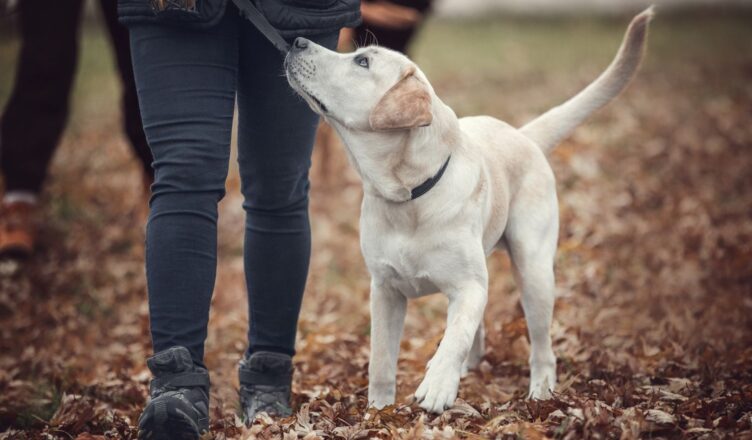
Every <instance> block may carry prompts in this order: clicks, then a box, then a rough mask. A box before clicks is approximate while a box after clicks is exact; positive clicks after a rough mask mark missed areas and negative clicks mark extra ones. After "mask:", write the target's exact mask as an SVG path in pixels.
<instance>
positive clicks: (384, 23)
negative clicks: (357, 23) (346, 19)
mask: <svg viewBox="0 0 752 440" xmlns="http://www.w3.org/2000/svg"><path fill="white" fill-rule="evenodd" d="M360 13H361V15H362V16H363V22H364V23H365V24H366V25H372V26H378V27H382V28H388V29H407V28H411V27H414V26H416V25H417V24H418V23H419V22H420V20H422V19H423V14H421V13H420V12H419V11H418V10H417V9H413V8H409V7H407V6H400V5H396V4H394V3H389V2H386V1H376V2H363V3H361V5H360Z"/></svg>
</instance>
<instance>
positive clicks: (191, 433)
mask: <svg viewBox="0 0 752 440" xmlns="http://www.w3.org/2000/svg"><path fill="white" fill-rule="evenodd" d="M146 365H147V366H148V367H149V370H151V372H152V374H153V375H154V379H152V381H151V384H150V386H149V394H150V399H149V403H147V404H146V408H144V412H143V413H142V414H141V417H140V418H139V420H138V438H139V439H142V440H163V439H181V440H182V439H184V440H189V439H190V440H196V439H198V438H200V437H201V435H203V434H204V433H205V432H207V431H208V430H209V373H208V372H207V371H206V369H204V368H200V367H196V366H195V365H194V364H193V360H192V359H191V354H190V353H189V352H188V349H187V348H185V347H171V348H168V349H167V350H164V351H160V352H159V353H157V354H155V355H154V356H152V357H150V358H149V359H147V361H146Z"/></svg>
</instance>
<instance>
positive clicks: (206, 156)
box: [130, 13, 238, 364]
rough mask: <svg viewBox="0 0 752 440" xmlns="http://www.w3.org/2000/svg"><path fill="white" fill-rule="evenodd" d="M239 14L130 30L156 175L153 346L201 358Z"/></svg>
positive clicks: (150, 251)
mask: <svg viewBox="0 0 752 440" xmlns="http://www.w3.org/2000/svg"><path fill="white" fill-rule="evenodd" d="M237 20H238V17H237V15H236V14H232V13H228V14H227V15H226V16H225V18H224V19H223V20H222V21H221V22H220V23H219V24H218V25H217V26H216V27H214V28H212V29H211V30H207V31H201V32H197V31H190V30H182V29H178V28H173V27H169V26H156V25H142V26H133V27H132V28H131V29H130V36H131V49H132V51H131V53H132V56H133V67H134V72H135V77H136V87H137V90H138V95H139V101H140V103H141V116H142V118H143V121H144V130H145V132H146V136H147V138H148V140H149V145H150V146H151V149H152V153H153V155H154V170H155V182H154V185H153V186H152V191H153V195H152V198H151V203H150V205H151V212H150V215H149V223H148V226H147V232H146V278H147V285H148V290H149V312H150V322H151V333H152V342H153V344H154V351H155V352H159V351H162V350H165V349H167V348H169V347H172V346H175V345H180V346H184V347H186V348H188V350H189V351H190V352H191V355H192V357H193V360H194V362H196V363H197V364H202V363H203V354H204V340H205V339H206V327H207V324H208V321H209V306H210V303H211V297H212V291H213V290H214V280H215V275H216V266H217V202H218V201H219V200H220V199H221V198H222V197H223V195H224V192H225V177H226V175H227V167H228V162H229V155H230V132H231V130H232V118H233V110H234V104H235V90H236V77H237V58H238V46H237Z"/></svg>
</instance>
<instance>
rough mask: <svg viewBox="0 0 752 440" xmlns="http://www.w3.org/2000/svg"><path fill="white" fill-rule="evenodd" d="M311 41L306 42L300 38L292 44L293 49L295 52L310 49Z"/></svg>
mask: <svg viewBox="0 0 752 440" xmlns="http://www.w3.org/2000/svg"><path fill="white" fill-rule="evenodd" d="M308 43H309V41H308V40H306V39H305V38H303V37H298V38H296V39H295V41H294V42H293V43H292V47H293V49H295V50H304V49H306V48H307V47H308Z"/></svg>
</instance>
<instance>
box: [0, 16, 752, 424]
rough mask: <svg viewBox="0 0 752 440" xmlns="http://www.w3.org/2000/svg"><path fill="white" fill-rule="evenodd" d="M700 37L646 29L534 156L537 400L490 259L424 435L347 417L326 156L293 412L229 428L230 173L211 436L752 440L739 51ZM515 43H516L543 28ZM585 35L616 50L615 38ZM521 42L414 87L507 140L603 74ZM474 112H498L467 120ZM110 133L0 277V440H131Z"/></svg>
mask: <svg viewBox="0 0 752 440" xmlns="http://www.w3.org/2000/svg"><path fill="white" fill-rule="evenodd" d="M716 24H717V25H718V26H728V27H729V29H732V30H733V29H736V30H735V31H733V32H731V31H730V33H729V34H728V35H726V34H724V35H722V36H717V37H714V38H716V40H723V39H724V38H727V39H728V41H727V42H728V43H729V44H731V43H730V42H731V41H736V40H735V38H736V37H738V36H739V35H747V36H748V35H749V33H748V31H742V30H739V29H741V28H740V27H739V25H738V23H737V22H736V21H734V20H731V21H728V22H726V21H720V22H718V23H716ZM699 25H700V23H695V22H690V23H685V24H683V25H681V26H679V27H678V28H676V29H679V30H676V29H674V28H671V29H673V30H671V31H669V30H665V29H664V31H661V30H660V29H659V30H657V31H656V34H655V40H654V41H655V52H654V57H651V59H650V60H649V62H648V63H647V64H646V65H645V66H644V69H643V72H642V73H641V74H640V76H639V77H638V78H637V80H636V81H635V82H634V84H633V85H632V86H631V88H630V89H629V91H628V92H627V93H625V94H624V95H623V96H622V97H620V98H619V101H618V102H617V103H615V104H614V105H612V106H610V107H608V108H607V109H606V110H605V111H603V112H601V113H599V114H598V116H596V117H595V118H594V119H593V120H592V121H590V122H589V123H588V124H587V126H585V127H583V128H581V129H579V130H578V131H577V132H576V134H575V135H574V136H573V137H572V138H571V139H570V140H568V141H566V142H565V143H564V144H563V145H561V146H560V147H559V148H558V149H557V150H556V151H555V153H553V155H552V157H551V162H552V165H553V168H554V171H555V172H556V175H557V179H558V187H559V192H560V204H561V218H562V222H561V239H560V250H559V253H558V258H557V278H558V280H557V293H558V299H557V304H556V313H555V324H554V328H553V334H554V342H555V351H556V353H557V355H558V357H559V382H560V387H559V392H560V395H558V396H557V398H556V399H554V400H552V401H550V402H541V403H536V402H527V401H525V400H524V399H523V397H524V393H525V390H526V386H527V361H526V360H527V355H528V344H527V339H526V336H525V331H526V330H525V322H524V319H523V317H522V313H521V310H520V307H519V305H518V293H517V290H516V288H515V286H514V283H513V280H512V277H511V274H510V270H509V263H508V260H507V258H506V256H504V255H496V256H494V257H492V258H491V259H490V261H489V269H490V270H489V273H490V274H491V286H490V292H491V295H490V303H489V306H488V310H487V312H486V318H485V319H486V325H487V329H488V330H487V341H486V342H487V354H486V357H485V361H484V362H483V363H482V365H481V367H480V368H479V369H478V370H477V371H474V372H472V373H471V374H470V375H469V377H467V378H466V379H464V380H463V382H462V386H461V391H460V397H461V399H463V400H462V402H460V404H459V405H458V406H457V408H455V409H454V410H452V411H449V412H448V413H446V414H445V415H443V416H441V417H432V416H425V415H424V414H423V413H422V412H421V411H419V410H418V409H417V407H415V406H409V405H400V406H398V407H396V408H389V409H387V410H384V411H382V412H378V413H377V412H374V411H367V410H366V401H365V397H366V394H365V391H366V386H367V376H366V372H367V359H368V332H369V316H368V303H367V298H368V284H369V281H368V274H367V272H366V270H365V268H364V266H363V262H362V258H361V256H360V252H359V246H358V230H357V229H358V222H357V218H358V213H359V204H360V198H361V190H360V187H359V185H358V184H357V178H356V177H355V176H354V175H353V174H352V171H351V170H350V169H349V168H348V167H347V165H346V164H345V160H344V158H343V157H342V156H343V155H342V152H341V150H340V149H338V148H335V149H334V150H332V151H333V153H332V154H333V157H332V158H331V160H332V161H333V162H332V163H331V164H330V169H331V170H332V171H330V176H329V179H328V180H329V182H328V184H327V185H324V183H323V182H324V179H323V178H322V176H321V175H319V174H318V173H317V172H314V177H313V179H314V189H313V192H312V207H311V211H312V220H313V230H314V252H313V259H312V266H311V276H310V280H309V283H308V290H307V293H306V297H305V302H304V307H303V312H302V316H301V321H300V342H299V344H298V350H299V354H298V356H297V357H296V368H297V370H296V375H295V388H294V391H295V393H296V396H295V403H296V405H297V407H298V408H299V410H300V411H299V412H298V414H297V415H295V416H293V417H292V418H289V419H286V420H281V421H278V422H272V421H270V420H261V421H259V423H257V424H256V425H255V426H254V427H253V428H251V429H250V430H247V429H246V430H243V429H241V428H240V427H239V426H238V425H237V423H236V419H235V417H234V415H233V413H234V410H235V406H236V395H235V388H236V387H237V379H236V378H235V364H236V362H237V360H238V359H239V356H240V353H241V352H242V351H243V349H244V340H245V329H246V326H247V316H246V300H245V287H244V281H243V273H242V240H241V234H242V230H243V218H244V217H243V212H242V209H241V207H240V196H239V195H238V192H237V187H238V182H237V176H234V175H233V176H232V177H231V178H230V180H229V182H228V186H229V194H228V196H227V198H226V199H225V200H224V201H223V202H222V205H221V215H220V223H221V224H220V230H221V232H220V239H219V243H220V264H219V271H218V279H217V288H216V294H215V298H214V305H213V311H212V318H211V323H210V332H209V339H208V341H207V354H206V361H207V365H208V366H209V368H210V369H211V372H212V382H213V385H214V389H213V403H214V406H215V410H214V411H213V417H214V418H213V433H214V435H215V436H216V437H217V438H224V437H231V438H245V437H246V436H248V435H250V434H253V435H258V436H259V437H261V438H279V437H281V436H282V435H283V434H285V435H286V436H287V438H292V437H294V436H295V435H296V434H297V435H298V436H309V437H307V438H315V437H316V436H322V437H329V438H332V437H336V438H359V437H364V438H365V437H366V436H378V437H382V438H388V437H395V436H399V437H406V438H412V437H421V436H423V437H429V436H432V438H439V437H441V438H451V437H455V436H460V437H471V438H477V436H476V435H480V436H481V437H492V436H501V435H508V436H514V435H519V436H522V437H524V438H544V437H565V438H590V437H599V438H603V437H606V438H619V437H621V438H637V437H640V436H643V437H646V436H651V435H652V436H662V437H670V438H679V437H689V438H721V437H724V436H732V435H737V436H739V437H745V436H746V437H747V438H749V436H752V370H750V365H751V364H750V361H752V349H751V348H750V347H752V329H751V327H752V318H750V317H751V316H752V244H751V243H752V222H750V218H751V217H752V180H751V179H750V172H749V170H750V168H751V167H752V154H750V151H749V148H750V145H752V124H750V113H749V112H750V102H752V86H750V81H749V79H750V75H751V74H752V51H749V46H744V47H741V49H742V50H740V51H738V50H731V49H727V50H716V47H715V46H712V47H710V46H707V47H706V46H696V47H692V46H691V44H690V43H691V42H693V41H695V40H694V39H693V38H694V32H695V31H693V30H691V29H694V27H693V26H699ZM703 25H705V24H703ZM442 26H444V25H438V24H437V25H435V27H430V28H429V29H428V30H427V31H426V32H427V33H426V34H424V37H423V38H424V39H422V40H421V41H420V42H419V44H420V47H419V50H418V54H419V57H418V58H419V60H422V59H426V60H436V59H440V54H439V52H438V50H439V49H438V48H435V47H433V46H431V45H430V43H427V41H428V40H429V38H434V37H435V38H436V39H437V40H439V41H440V38H441V36H442V35H444V34H442V33H449V32H452V31H453V28H451V27H448V28H447V27H442ZM524 26H533V28H531V29H528V32H530V33H531V34H535V35H539V34H538V33H537V32H539V31H542V29H543V28H536V27H535V26H540V25H535V24H531V23H528V24H526V25H523V27H524ZM542 26H548V25H547V24H544V25H542ZM682 26H684V27H682ZM735 26H736V27H735ZM599 29H600V28H597V29H593V28H590V31H591V32H592V34H591V35H590V37H589V38H598V37H600V36H601V34H598V32H600V30H599ZM682 29H683V30H682ZM711 30H712V29H711ZM711 30H708V32H711ZM492 31H493V30H492V29H491V30H488V29H487V30H485V31H484V30H480V31H477V32H492ZM603 32H604V34H603V35H607V38H610V39H611V40H614V38H617V39H618V32H613V31H603ZM682 32H683V33H682ZM697 32H699V31H697ZM745 32H746V33H745ZM700 33H701V32H700ZM551 35H556V38H561V35H563V34H556V33H555V32H553V33H552V34H551ZM457 38H461V35H460V36H459V37H457ZM611 40H610V41H611ZM531 41H532V40H531ZM553 41H554V40H548V41H545V42H543V44H552V43H553ZM724 41H725V40H724ZM721 42H723V41H721ZM716 43H717V41H716ZM523 44H524V43H523ZM530 44H531V46H524V45H523V46H521V48H520V47H516V46H511V47H510V48H508V49H509V50H507V49H500V50H501V52H502V55H507V56H518V57H520V61H519V63H517V66H523V67H519V69H520V70H519V72H517V73H515V74H510V75H511V76H509V75H507V76H504V75H503V74H499V73H497V71H495V70H492V69H488V70H486V71H483V70H475V71H473V72H474V75H475V76H473V72H468V73H467V74H458V73H456V72H454V73H453V72H449V73H442V71H440V70H437V69H438V68H437V67H435V66H434V67H431V69H433V70H432V72H431V73H432V75H431V77H432V78H434V84H435V85H436V87H437V90H438V92H439V94H440V95H442V96H446V97H447V102H449V103H450V104H451V105H453V106H454V107H455V108H458V107H460V108H463V107H462V106H474V105H475V106H477V107H478V108H479V109H481V110H487V111H484V112H487V113H492V114H495V115H499V116H501V117H504V118H505V119H508V120H510V121H512V122H515V123H519V122H521V120H523V119H524V118H525V117H527V115H530V114H534V113H535V112H537V111H539V110H541V109H543V108H545V107H547V106H550V105H552V104H555V103H556V102H558V101H557V100H559V99H561V98H563V97H564V96H566V95H567V94H569V93H572V92H574V91H575V90H576V89H577V87H578V86H581V85H582V84H585V83H586V82H587V80H588V79H589V78H591V77H592V76H593V74H594V73H596V72H597V71H598V70H599V69H600V68H601V67H602V62H603V58H597V57H595V58H597V59H594V60H593V61H590V63H589V64H583V65H581V66H580V68H579V69H571V70H565V69H562V72H568V73H567V74H564V73H562V72H548V73H546V74H543V73H541V71H542V69H544V68H543V67H532V66H531V65H530V64H529V63H530V62H531V61H530V59H529V58H525V56H524V54H527V53H528V52H527V51H528V50H529V51H533V50H534V49H535V47H534V43H530ZM674 44H675V45H676V47H683V49H681V50H679V51H675V50H674V49H673V45H674ZM680 45H681V46H680ZM719 47H720V46H719ZM611 49H612V48H610V47H608V48H607V49H603V51H602V52H603V53H606V54H608V51H609V50H611ZM432 50H433V51H436V53H435V56H434V55H432V53H433V52H431V51H432ZM572 50H574V51H577V50H579V52H576V54H575V55H573V57H574V58H575V59H587V58H589V57H592V56H593V53H594V52H595V53H601V51H600V47H599V46H598V47H595V46H591V45H585V46H582V47H581V48H580V49H572ZM521 54H523V55H521ZM607 57H608V55H606V58H607ZM502 58H503V57H502ZM526 59H527V63H528V64H525V60H526ZM698 60H702V61H698ZM573 62H574V61H573ZM426 64H427V65H429V64H430V63H428V62H426ZM524 66H528V67H524ZM481 67H482V65H481ZM569 67H571V66H567V68H569ZM478 69H480V67H478ZM510 69H513V68H511V67H510ZM499 75H501V76H499ZM497 78H501V79H497ZM531 82H532V83H531ZM480 95H489V96H494V97H498V98H499V99H498V100H497V101H496V102H495V103H488V102H486V101H484V100H483V97H482V96H480ZM486 106H495V107H489V108H487V107H486ZM520 106H522V107H524V108H520ZM464 108H467V107H464ZM116 132H117V123H116V122H115V118H114V117H113V116H112V115H109V116H108V117H106V118H104V119H102V120H95V121H93V122H82V123H80V125H77V126H76V127H74V129H73V130H72V131H71V132H69V133H68V135H67V136H66V139H65V142H64V145H63V146H62V148H61V151H60V152H59V154H58V156H57V157H56V160H55V164H54V166H53V172H52V178H51V181H50V184H49V185H48V188H47V193H46V196H45V208H44V217H45V221H46V226H45V229H44V236H43V241H42V248H41V250H40V253H39V256H38V257H37V258H36V259H35V260H33V261H29V262H27V263H23V264H19V263H15V262H11V261H3V262H0V323H1V324H2V326H1V329H0V353H2V354H0V429H8V431H6V432H5V433H4V434H2V435H0V438H44V437H43V435H48V434H49V435H52V436H53V437H57V438H76V437H77V436H79V435H81V436H80V437H78V438H92V437H91V436H89V437H86V435H85V434H84V433H92V434H93V435H105V436H107V437H108V438H133V435H134V430H133V424H134V421H135V420H136V418H137V416H138V413H139V409H140V407H141V406H142V405H143V402H144V398H145V395H146V387H147V383H148V379H149V376H148V372H147V371H146V369H145V365H144V359H145V357H146V356H148V355H149V353H150V347H149V338H148V319H147V307H146V304H145V297H146V289H145V281H144V277H143V267H142V265H143V260H142V255H143V245H142V241H143V229H142V222H143V214H144V213H143V210H142V209H141V208H140V206H142V205H143V202H144V198H143V194H142V192H141V189H140V187H139V183H138V182H140V181H139V179H138V178H137V167H136V165H135V163H134V162H133V160H132V159H131V158H130V156H129V154H128V151H127V148H126V146H125V145H124V143H123V141H122V139H121V138H120V137H119V136H116V135H113V133H116ZM105 151H106V154H105V153H104V152H105ZM320 160H321V155H320V153H319V156H317V161H320ZM317 166H319V165H318V164H317ZM280 252H284V250H280ZM444 308H445V301H444V300H443V299H441V298H440V297H436V298H427V299H422V300H419V301H416V302H414V303H411V304H410V307H409V312H408V319H407V326H406V330H405V338H404V340H403V343H402V353H401V355H400V363H399V375H398V380H399V383H398V401H399V402H400V403H403V404H404V403H407V402H408V401H409V395H410V394H411V393H412V392H413V390H414V389H415V387H416V386H417V384H418V382H419V381H420V379H421V378H422V371H423V368H424V365H425V362H426V361H427V360H428V359H429V358H430V356H431V354H432V353H433V351H434V349H435V347H436V345H437V343H438V342H439V339H440V337H441V334H442V331H443V318H444V316H445V311H444ZM474 436H475V437H474ZM95 438H97V437H95ZM98 438H101V437H98Z"/></svg>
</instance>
